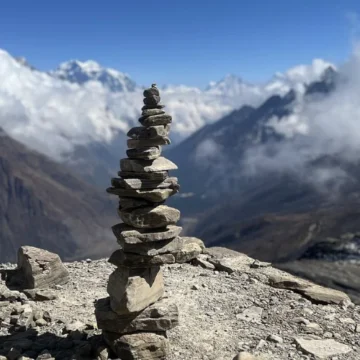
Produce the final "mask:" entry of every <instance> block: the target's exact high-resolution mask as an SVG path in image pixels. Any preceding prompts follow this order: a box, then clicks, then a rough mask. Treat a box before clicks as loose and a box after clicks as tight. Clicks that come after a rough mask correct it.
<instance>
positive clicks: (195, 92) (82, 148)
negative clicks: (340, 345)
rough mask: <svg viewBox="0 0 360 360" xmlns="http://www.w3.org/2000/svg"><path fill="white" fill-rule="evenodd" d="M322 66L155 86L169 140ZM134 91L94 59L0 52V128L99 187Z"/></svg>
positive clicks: (131, 118)
mask: <svg viewBox="0 0 360 360" xmlns="http://www.w3.org/2000/svg"><path fill="white" fill-rule="evenodd" d="M327 66H328V63H327V62H325V61H322V60H317V61H314V62H313V63H312V64H310V65H307V66H298V67H295V68H294V69H290V70H289V71H287V72H285V73H283V74H277V75H276V76H275V77H274V78H273V79H271V80H270V81H269V82H267V83H264V84H257V85H253V84H248V83H246V82H244V81H243V80H241V79H239V78H237V77H236V76H234V75H230V76H226V77H225V78H224V79H222V80H220V81H218V82H212V83H211V84H210V85H209V86H208V88H206V89H205V90H202V89H199V88H196V87H189V86H185V85H169V84H165V85H163V86H161V85H159V87H160V88H161V96H162V99H163V102H164V104H166V109H167V112H168V113H169V114H171V115H172V116H173V119H174V121H173V125H172V133H171V140H172V142H173V145H176V144H178V143H179V142H181V141H183V140H184V139H186V138H187V137H188V136H190V135H191V134H192V133H194V132H195V131H197V130H198V129H200V128H202V127H203V126H205V125H207V124H210V123H213V122H215V121H216V120H218V119H220V118H221V117H223V116H225V115H226V114H229V113H231V112H232V111H233V110H234V109H238V108H240V107H241V106H243V105H245V104H246V105H249V106H254V107H257V106H259V105H260V104H261V103H262V102H263V101H264V100H265V99H267V98H268V97H269V96H271V95H273V94H279V95H281V96H282V95H284V94H286V93H287V92H288V91H289V90H290V89H291V88H292V87H294V86H295V85H296V87H299V88H302V87H303V86H304V84H306V83H309V82H310V81H314V80H316V79H318V78H319V76H320V74H321V73H322V72H323V70H324V69H325V68H326V67H327ZM154 82H156V79H154ZM148 85H149V84H148ZM142 91H143V87H142V86H137V85H136V84H135V82H134V81H133V80H132V79H131V78H130V77H129V76H128V75H126V74H124V73H122V72H119V71H117V70H114V69H108V68H105V67H102V66H101V65H100V64H98V63H96V62H95V61H84V62H81V61H77V60H72V61H68V62H64V63H62V64H61V65H60V66H59V67H58V68H57V69H56V70H53V71H50V72H43V71H40V70H35V69H34V67H32V66H31V65H29V64H28V63H27V62H26V59H25V58H14V57H13V56H11V55H10V54H9V53H7V52H6V51H4V50H0V99H1V101H0V126H1V127H2V128H3V129H4V130H5V131H6V132H7V133H8V134H9V135H10V136H11V137H13V138H14V139H16V140H18V141H19V142H21V143H23V144H24V145H26V146H27V147H29V148H31V149H33V150H36V151H38V152H40V153H43V154H46V155H47V156H49V157H50V158H52V159H53V160H55V161H58V162H62V163H65V164H66V165H69V166H71V167H72V169H73V170H75V171H77V172H78V174H80V175H81V176H82V177H83V178H84V179H87V180H89V181H90V182H91V183H93V184H97V185H98V186H101V187H104V186H106V184H105V182H104V177H107V175H108V174H110V173H113V171H114V169H115V168H116V167H117V166H118V164H117V160H116V161H114V159H118V158H119V157H122V156H124V144H125V139H126V136H125V134H126V132H127V131H128V129H129V128H130V127H133V126H134V125H135V124H137V119H138V117H139V116H140V112H141V107H142ZM102 174H104V176H102Z"/></svg>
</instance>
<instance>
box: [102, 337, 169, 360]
mask: <svg viewBox="0 0 360 360" xmlns="http://www.w3.org/2000/svg"><path fill="white" fill-rule="evenodd" d="M164 335H165V334H164ZM164 335H161V334H160V333H151V332H150V333H147V332H141V333H133V334H126V335H121V334H116V333H112V332H107V331H104V332H103V336H104V340H105V341H106V343H107V344H108V345H109V346H110V348H111V349H112V351H113V352H114V353H115V354H116V356H118V357H119V358H120V359H122V360H165V359H167V358H168V355H169V343H168V340H167V339H166V337H165V336H164Z"/></svg>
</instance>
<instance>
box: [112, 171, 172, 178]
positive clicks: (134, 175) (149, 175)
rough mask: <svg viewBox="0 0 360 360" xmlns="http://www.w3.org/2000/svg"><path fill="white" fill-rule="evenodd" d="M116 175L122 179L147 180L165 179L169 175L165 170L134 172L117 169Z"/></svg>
mask: <svg viewBox="0 0 360 360" xmlns="http://www.w3.org/2000/svg"><path fill="white" fill-rule="evenodd" d="M118 175H119V176H121V177H122V178H124V179H130V178H139V179H147V180H165V179H166V178H167V177H169V173H168V172H167V171H155V172H148V173H145V172H134V171H119V172H118Z"/></svg>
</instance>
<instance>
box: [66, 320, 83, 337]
mask: <svg viewBox="0 0 360 360" xmlns="http://www.w3.org/2000/svg"><path fill="white" fill-rule="evenodd" d="M85 327H86V325H85V324H84V323H82V322H81V321H79V320H76V321H72V322H70V323H68V324H66V326H65V327H64V329H63V333H64V334H68V333H71V332H73V331H82V330H84V329H85Z"/></svg>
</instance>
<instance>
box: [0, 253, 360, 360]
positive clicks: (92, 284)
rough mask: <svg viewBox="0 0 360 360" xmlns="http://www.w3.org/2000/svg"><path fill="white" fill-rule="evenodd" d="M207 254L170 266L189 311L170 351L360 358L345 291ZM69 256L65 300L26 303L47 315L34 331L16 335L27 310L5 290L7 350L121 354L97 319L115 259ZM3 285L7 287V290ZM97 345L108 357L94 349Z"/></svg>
mask: <svg viewBox="0 0 360 360" xmlns="http://www.w3.org/2000/svg"><path fill="white" fill-rule="evenodd" d="M200 257H201V259H200V260H199V261H198V263H199V262H201V263H202V264H203V265H204V266H206V267H207V268H203V267H200V266H194V265H191V264H175V265H167V266H165V267H164V276H165V282H166V287H165V288H166V293H165V296H168V297H171V298H173V299H175V302H176V303H177V305H178V307H179V312H180V325H179V326H177V327H175V328H174V329H172V330H171V331H169V334H168V335H169V339H170V344H171V349H172V350H171V356H170V357H169V360H185V359H192V360H204V359H206V360H231V359H233V358H234V356H235V355H236V354H238V353H239V352H244V351H247V352H248V353H250V354H253V355H254V356H257V357H256V358H251V359H263V360H285V359H292V360H306V359H307V360H310V359H315V355H317V356H318V357H317V358H318V359H332V360H334V359H336V360H355V359H358V358H359V352H360V307H359V306H355V305H353V304H352V303H351V302H350V301H349V300H348V298H347V296H346V295H345V294H343V293H340V292H337V291H331V290H329V289H325V288H321V287H318V286H314V285H312V284H308V283H306V282H304V281H303V280H300V279H297V278H294V277H291V276H290V275H288V274H286V273H284V272H282V271H280V270H277V269H275V268H273V267H271V266H269V264H267V263H261V262H258V261H254V259H251V258H249V257H247V256H246V255H243V254H240V253H237V252H234V251H231V250H227V249H224V248H210V249H207V250H206V254H205V255H201V256H200ZM205 258H207V260H208V261H205ZM65 265H66V267H67V269H68V270H69V273H70V281H69V282H68V283H67V284H66V285H63V286H56V287H55V288H54V289H53V290H52V291H53V292H54V293H55V295H56V296H57V298H56V299H53V300H48V301H46V302H36V301H32V300H31V301H29V302H28V303H27V305H23V307H24V306H25V307H26V306H30V307H32V308H37V309H38V310H41V311H40V313H37V314H38V315H37V318H39V319H44V318H45V319H46V320H37V326H36V328H35V329H33V330H32V331H30V330H29V331H27V332H22V333H17V334H12V335H8V328H7V327H6V324H8V323H9V321H10V320H9V318H10V316H11V315H10V314H11V313H13V315H12V316H13V317H14V319H15V318H16V315H15V314H16V313H20V312H21V311H22V309H21V306H20V303H19V302H17V301H16V296H13V299H12V300H13V302H12V303H10V302H6V299H5V298H4V296H3V297H2V300H3V301H0V305H1V306H0V319H2V325H1V328H0V333H1V335H0V354H4V355H6V354H7V353H8V352H9V351H10V350H9V349H11V347H12V346H13V347H14V346H15V344H16V343H17V345H18V350H17V349H16V346H15V348H13V352H15V351H16V350H17V351H19V352H22V353H25V355H28V356H29V357H31V358H36V357H37V356H38V354H39V353H41V352H43V355H42V356H43V357H42V358H45V356H52V357H53V358H55V359H101V360H104V359H108V358H112V356H111V354H107V353H106V351H105V350H104V348H102V347H101V346H102V345H101V340H100V338H99V336H98V335H99V331H98V330H96V329H93V327H94V324H95V318H94V301H95V300H96V299H99V298H102V297H106V295H107V293H106V281H107V278H108V276H109V274H110V273H111V272H112V271H113V266H112V265H110V264H109V263H108V262H107V261H106V260H98V261H90V260H89V261H83V262H73V263H66V264H65ZM2 267H3V268H4V267H6V268H11V267H12V266H11V265H6V266H4V265H3V266H2ZM1 286H2V288H1ZM1 286H0V288H1V289H2V292H1V291H0V295H1V294H4V293H6V291H5V290H4V284H2V285H1ZM291 289H292V290H291ZM22 295H23V294H22ZM0 297H1V296H0ZM18 297H19V300H20V298H21V297H20V295H19V296H18ZM7 298H8V299H11V296H10V295H7ZM23 301H24V300H23ZM75 330H78V331H75ZM19 334H20V335H19ZM20 339H21V340H20ZM19 348H20V349H19ZM21 348H22V349H21ZM45 349H46V350H45ZM96 349H97V350H98V351H101V354H102V355H101V356H102V357H100V355H99V357H96V355H94V351H96ZM45 354H48V355H45ZM76 354H77V355H76ZM0 358H1V357H0ZM39 359H41V357H39ZM240 359H242V357H240Z"/></svg>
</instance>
